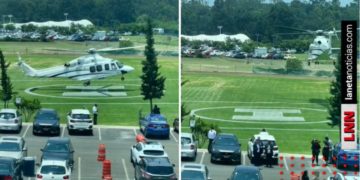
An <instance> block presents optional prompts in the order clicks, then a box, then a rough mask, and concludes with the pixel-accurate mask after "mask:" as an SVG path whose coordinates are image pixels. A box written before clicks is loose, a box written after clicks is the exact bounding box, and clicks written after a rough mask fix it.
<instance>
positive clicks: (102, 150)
mask: <svg viewBox="0 0 360 180" xmlns="http://www.w3.org/2000/svg"><path fill="white" fill-rule="evenodd" d="M105 153H106V150H105V144H99V150H98V157H97V160H98V161H104V160H105V158H106V155H105Z"/></svg>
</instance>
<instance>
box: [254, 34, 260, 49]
mask: <svg viewBox="0 0 360 180" xmlns="http://www.w3.org/2000/svg"><path fill="white" fill-rule="evenodd" d="M255 35H256V45H257V46H259V35H260V34H259V33H256V34H255Z"/></svg>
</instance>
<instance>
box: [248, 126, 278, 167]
mask: <svg viewBox="0 0 360 180" xmlns="http://www.w3.org/2000/svg"><path fill="white" fill-rule="evenodd" d="M258 138H260V142H261V145H262V147H261V148H262V149H263V154H262V155H261V157H263V158H264V159H265V157H266V156H265V150H264V148H265V145H267V144H268V143H271V144H272V146H273V156H272V158H273V163H274V164H278V156H279V148H278V146H277V144H276V140H275V137H274V136H272V135H270V134H269V133H268V132H266V131H265V132H260V133H259V134H255V135H254V136H253V137H251V138H250V140H249V142H248V149H247V152H248V157H249V159H250V160H252V158H253V157H254V152H253V145H254V143H255V141H256V140H257V139H258Z"/></svg>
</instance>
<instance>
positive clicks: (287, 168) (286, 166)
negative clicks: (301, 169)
mask: <svg viewBox="0 0 360 180" xmlns="http://www.w3.org/2000/svg"><path fill="white" fill-rule="evenodd" d="M284 165H285V168H286V170H287V171H289V167H288V165H287V163H286V156H284Z"/></svg>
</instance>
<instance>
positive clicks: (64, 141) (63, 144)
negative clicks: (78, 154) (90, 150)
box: [41, 137, 75, 167]
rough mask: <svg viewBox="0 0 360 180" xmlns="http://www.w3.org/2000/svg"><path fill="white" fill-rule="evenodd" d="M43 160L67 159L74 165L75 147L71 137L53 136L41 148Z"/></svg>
mask: <svg viewBox="0 0 360 180" xmlns="http://www.w3.org/2000/svg"><path fill="white" fill-rule="evenodd" d="M41 151H42V155H41V161H43V160H65V161H68V162H69V166H70V167H73V165H74V152H75V151H74V148H73V145H72V143H71V140H70V138H67V137H64V138H60V137H52V138H49V139H48V141H47V142H46V144H45V146H44V148H42V149H41Z"/></svg>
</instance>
